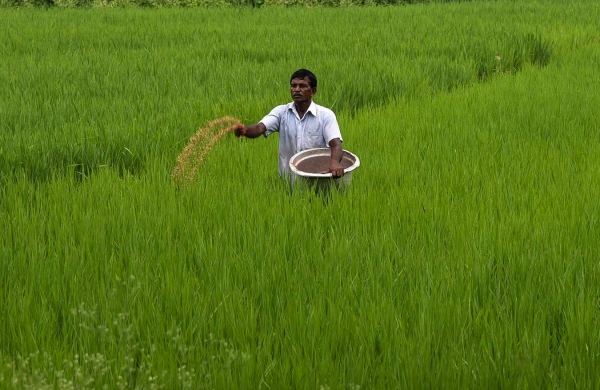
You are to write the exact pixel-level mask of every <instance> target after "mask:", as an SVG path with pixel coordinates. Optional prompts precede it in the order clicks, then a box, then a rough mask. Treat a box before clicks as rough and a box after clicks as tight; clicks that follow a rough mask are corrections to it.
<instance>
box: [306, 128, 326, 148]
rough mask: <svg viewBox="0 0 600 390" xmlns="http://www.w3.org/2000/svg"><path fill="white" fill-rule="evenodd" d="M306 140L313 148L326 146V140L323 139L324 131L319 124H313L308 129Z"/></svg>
mask: <svg viewBox="0 0 600 390" xmlns="http://www.w3.org/2000/svg"><path fill="white" fill-rule="evenodd" d="M305 134H306V141H307V142H308V143H309V144H310V147H311V148H322V147H324V146H325V140H324V139H323V132H322V131H321V129H320V128H319V126H318V125H317V124H311V125H310V126H307V129H306V132H305Z"/></svg>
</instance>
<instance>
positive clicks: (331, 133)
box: [322, 108, 343, 146]
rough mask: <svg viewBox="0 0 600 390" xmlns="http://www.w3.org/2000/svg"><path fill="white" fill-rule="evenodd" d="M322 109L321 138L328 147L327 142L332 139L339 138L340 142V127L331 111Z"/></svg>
mask: <svg viewBox="0 0 600 390" xmlns="http://www.w3.org/2000/svg"><path fill="white" fill-rule="evenodd" d="M322 109H323V138H324V139H325V143H326V145H327V146H329V142H331V140H332V139H335V138H339V139H340V141H343V139H342V133H341V131H340V126H339V125H338V122H337V118H336V117H335V114H334V113H333V111H331V110H330V109H328V108H322Z"/></svg>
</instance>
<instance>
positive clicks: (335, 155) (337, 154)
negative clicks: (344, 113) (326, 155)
mask: <svg viewBox="0 0 600 390" xmlns="http://www.w3.org/2000/svg"><path fill="white" fill-rule="evenodd" d="M329 148H330V149H331V162H336V163H338V164H339V163H341V162H342V157H343V155H344V150H343V149H342V141H341V140H340V139H339V138H334V139H332V140H331V141H329Z"/></svg>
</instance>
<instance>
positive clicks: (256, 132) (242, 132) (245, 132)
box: [233, 122, 267, 138]
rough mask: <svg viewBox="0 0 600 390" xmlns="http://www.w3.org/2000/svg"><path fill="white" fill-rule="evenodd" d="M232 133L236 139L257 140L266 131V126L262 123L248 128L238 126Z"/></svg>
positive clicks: (241, 125)
mask: <svg viewBox="0 0 600 390" xmlns="http://www.w3.org/2000/svg"><path fill="white" fill-rule="evenodd" d="M233 131H234V133H235V136H236V137H246V138H257V137H260V136H261V135H263V134H264V133H265V132H266V131H267V126H265V125H264V124H263V123H262V122H259V123H256V124H254V125H248V126H244V125H243V124H239V125H237V126H236V127H235V128H234V129H233Z"/></svg>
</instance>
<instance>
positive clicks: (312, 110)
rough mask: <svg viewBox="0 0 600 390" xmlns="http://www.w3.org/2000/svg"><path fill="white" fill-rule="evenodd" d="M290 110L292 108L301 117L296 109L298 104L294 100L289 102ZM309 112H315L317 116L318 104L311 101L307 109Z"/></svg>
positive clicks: (314, 114)
mask: <svg viewBox="0 0 600 390" xmlns="http://www.w3.org/2000/svg"><path fill="white" fill-rule="evenodd" d="M288 110H292V111H293V112H294V114H296V116H297V117H300V115H298V111H296V105H295V104H294V102H291V103H288ZM309 112H310V113H311V114H313V116H317V105H316V104H315V102H313V101H311V102H310V106H308V110H306V113H309ZM304 116H306V114H304Z"/></svg>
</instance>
